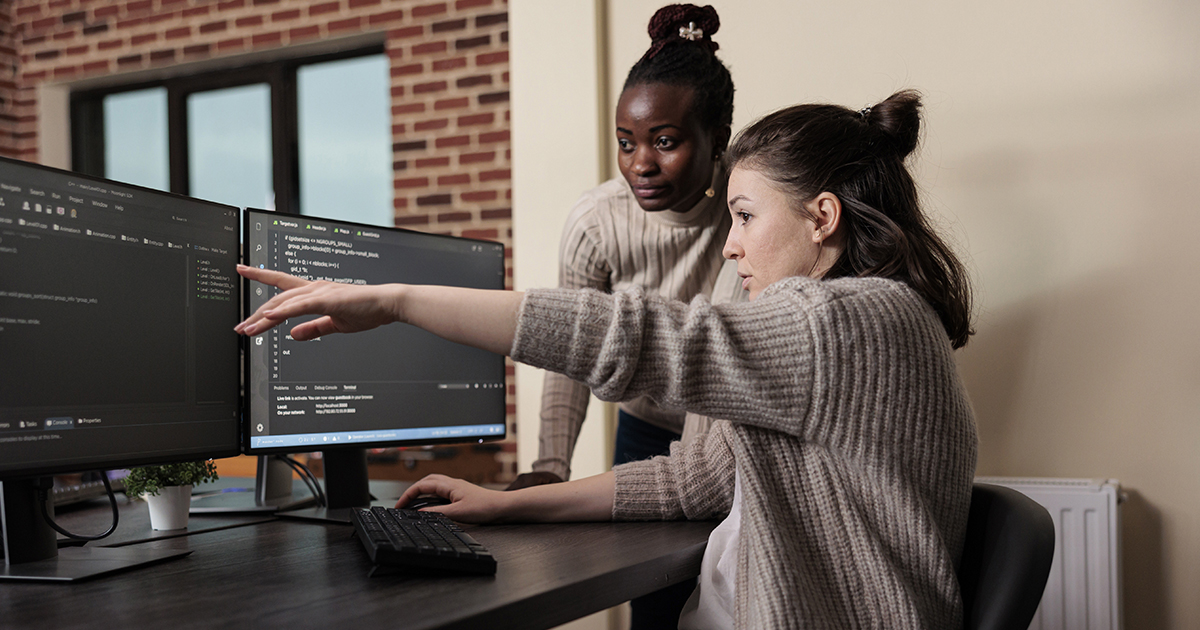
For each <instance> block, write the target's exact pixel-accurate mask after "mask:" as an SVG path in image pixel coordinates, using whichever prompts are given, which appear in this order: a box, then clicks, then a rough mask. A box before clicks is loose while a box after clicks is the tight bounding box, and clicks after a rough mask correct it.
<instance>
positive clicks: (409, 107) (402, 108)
mask: <svg viewBox="0 0 1200 630" xmlns="http://www.w3.org/2000/svg"><path fill="white" fill-rule="evenodd" d="M423 111H425V103H405V104H403V105H393V106H392V115H393V116H399V115H400V114H419V113H421V112H423Z"/></svg>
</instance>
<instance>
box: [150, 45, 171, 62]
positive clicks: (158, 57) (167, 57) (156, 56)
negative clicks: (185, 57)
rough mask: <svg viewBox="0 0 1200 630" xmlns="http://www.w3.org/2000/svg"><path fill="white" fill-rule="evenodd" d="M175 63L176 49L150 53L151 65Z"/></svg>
mask: <svg viewBox="0 0 1200 630" xmlns="http://www.w3.org/2000/svg"><path fill="white" fill-rule="evenodd" d="M172 61H175V49H173V48H168V49H164V50H154V51H151V52H150V63H168V62H172Z"/></svg>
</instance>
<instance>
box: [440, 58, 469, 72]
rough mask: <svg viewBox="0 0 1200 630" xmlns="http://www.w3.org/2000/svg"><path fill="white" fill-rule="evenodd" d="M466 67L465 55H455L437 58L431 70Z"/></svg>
mask: <svg viewBox="0 0 1200 630" xmlns="http://www.w3.org/2000/svg"><path fill="white" fill-rule="evenodd" d="M465 67H467V58H466V57H455V58H453V59H438V60H437V61H435V62H433V71H434V72H441V71H443V70H454V69H455V68H465Z"/></svg>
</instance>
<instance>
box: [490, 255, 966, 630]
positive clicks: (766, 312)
mask: <svg viewBox="0 0 1200 630" xmlns="http://www.w3.org/2000/svg"><path fill="white" fill-rule="evenodd" d="M512 356H513V358H514V359H515V360H518V361H521V362H524V363H528V364H530V365H534V366H537V367H541V368H545V369H548V370H553V371H557V372H561V373H563V374H565V375H567V376H569V377H571V378H573V379H576V380H579V381H581V382H584V383H586V384H587V385H588V386H589V387H591V388H592V390H593V391H594V392H595V394H596V395H597V396H598V397H600V398H601V399H604V400H614V401H615V400H625V399H628V398H632V397H635V396H639V395H648V396H650V397H651V398H653V399H654V400H656V401H657V402H659V403H660V404H661V405H663V406H664V408H668V409H670V408H673V409H683V410H687V411H691V412H694V413H699V414H704V415H707V416H712V417H716V418H724V419H726V420H727V421H721V422H717V423H716V424H715V425H714V426H713V430H712V431H711V432H709V433H708V434H707V436H706V437H702V438H700V439H697V440H696V441H694V442H692V443H691V444H689V445H687V446H686V447H684V446H680V444H679V443H675V444H674V445H673V446H672V450H671V455H670V456H669V457H657V458H654V459H652V460H648V461H643V462H633V463H630V464H625V465H623V466H619V467H617V468H616V469H614V470H615V472H616V497H615V505H614V508H613V518H614V519H616V520H633V519H678V518H689V519H711V518H718V517H722V516H724V515H725V514H727V513H728V511H729V509H730V505H731V503H732V500H733V486H734V471H735V466H736V470H737V472H738V474H740V475H741V478H742V484H743V485H742V488H743V505H742V520H741V525H740V545H739V553H738V565H737V587H736V588H737V598H736V603H735V619H736V620H737V625H738V627H753V628H760V627H762V628H800V627H806V628H849V627H875V628H879V627H887V628H958V627H961V625H962V623H961V619H962V604H961V598H960V595H959V591H958V582H957V580H956V578H955V567H956V566H957V563H958V558H959V555H960V553H961V551H962V544H963V533H964V529H965V527H966V521H967V509H968V506H969V503H970V498H971V482H972V478H973V475H974V470H975V452H976V436H975V421H974V416H973V414H972V411H971V405H970V402H969V400H968V398H967V394H966V391H965V390H964V388H963V387H962V384H961V383H960V382H959V379H958V375H957V372H956V369H955V363H954V356H953V352H952V350H951V348H950V343H949V340H948V339H947V337H946V333H945V331H944V329H943V328H942V326H941V323H940V322H939V320H938V318H937V316H936V314H935V313H934V312H933V310H932V309H931V308H930V307H929V306H928V305H927V304H926V303H925V302H924V301H923V300H922V299H921V298H920V297H919V296H918V295H916V293H914V292H913V291H912V290H911V289H909V288H908V287H907V286H905V285H903V284H900V283H897V282H893V281H889V280H882V279H877V278H875V279H839V280H830V281H817V280H812V279H808V278H789V279H787V280H783V281H780V282H778V283H776V284H774V285H772V286H771V287H769V288H768V289H767V290H765V291H764V292H763V294H762V295H761V296H760V297H759V299H757V300H756V301H754V302H750V303H743V304H729V305H721V306H712V305H711V304H709V303H708V302H707V301H705V300H703V299H702V298H697V299H695V300H693V301H692V302H691V303H690V304H684V303H681V302H669V301H665V300H663V299H662V298H660V297H658V296H654V295H649V294H647V293H645V292H642V291H640V290H637V289H634V290H631V291H628V292H621V293H616V294H611V295H609V294H603V293H600V292H597V291H566V290H561V289H544V290H534V291H529V292H528V293H526V295H525V299H524V301H523V302H522V304H521V308H520V312H519V319H518V325H517V333H516V338H515V339H514V341H513V348H512Z"/></svg>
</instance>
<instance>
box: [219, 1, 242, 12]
mask: <svg viewBox="0 0 1200 630" xmlns="http://www.w3.org/2000/svg"><path fill="white" fill-rule="evenodd" d="M244 6H246V0H225V1H224V2H222V3H220V4H218V5H217V10H218V11H225V10H227V9H240V8H242V7H244Z"/></svg>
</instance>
